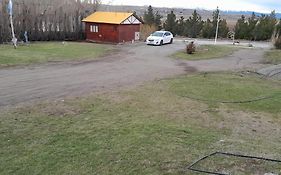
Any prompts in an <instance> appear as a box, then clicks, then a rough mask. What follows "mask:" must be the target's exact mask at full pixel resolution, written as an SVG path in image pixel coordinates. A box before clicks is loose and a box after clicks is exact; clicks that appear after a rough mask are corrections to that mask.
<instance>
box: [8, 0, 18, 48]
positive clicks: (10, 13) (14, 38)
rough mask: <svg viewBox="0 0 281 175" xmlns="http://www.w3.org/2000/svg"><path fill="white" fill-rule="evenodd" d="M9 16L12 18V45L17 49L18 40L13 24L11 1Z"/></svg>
mask: <svg viewBox="0 0 281 175" xmlns="http://www.w3.org/2000/svg"><path fill="white" fill-rule="evenodd" d="M8 10H9V16H10V24H11V32H12V43H13V45H14V48H15V49H16V48H17V38H16V36H15V29H14V22H13V2H12V0H9V4H8Z"/></svg>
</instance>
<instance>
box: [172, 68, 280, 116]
mask: <svg viewBox="0 0 281 175" xmlns="http://www.w3.org/2000/svg"><path fill="white" fill-rule="evenodd" d="M169 86H170V88H171V90H172V91H174V92H175V93H176V94H178V95H179V96H182V97H190V98H195V99H196V98H198V99H199V100H202V101H205V102H206V103H208V104H209V105H211V106H214V105H217V104H219V102H220V101H221V102H223V101H224V102H236V101H248V100H254V99H258V98H261V97H268V96H274V98H270V99H266V100H261V101H256V102H252V103H241V104H231V105H232V106H236V107H241V108H242V109H249V110H252V111H261V112H268V113H280V112H281V104H280V99H281V90H280V87H281V85H280V83H277V82H274V81H271V80H263V79H260V78H259V77H255V76H248V75H237V74H224V73H207V74H196V75H189V76H187V77H182V78H179V79H174V80H172V81H169Z"/></svg>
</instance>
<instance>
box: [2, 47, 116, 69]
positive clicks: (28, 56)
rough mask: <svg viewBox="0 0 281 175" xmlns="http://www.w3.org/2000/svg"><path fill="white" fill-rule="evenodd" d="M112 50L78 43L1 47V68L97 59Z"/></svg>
mask: <svg viewBox="0 0 281 175" xmlns="http://www.w3.org/2000/svg"><path fill="white" fill-rule="evenodd" d="M111 49H112V48H111V46H109V45H101V44H93V43H78V42H65V44H63V43H62V42H35V43H31V44H30V45H25V46H23V45H20V46H19V47H18V48H17V49H14V48H13V47H12V46H10V45H0V66H13V65H27V64H32V63H46V62H50V61H68V60H82V59H96V58H97V57H100V56H102V55H104V54H105V53H106V52H109V51H110V50H111Z"/></svg>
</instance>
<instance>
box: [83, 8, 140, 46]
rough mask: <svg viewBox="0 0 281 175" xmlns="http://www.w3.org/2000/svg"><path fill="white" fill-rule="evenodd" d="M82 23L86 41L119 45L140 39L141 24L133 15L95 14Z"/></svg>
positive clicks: (115, 13)
mask: <svg viewBox="0 0 281 175" xmlns="http://www.w3.org/2000/svg"><path fill="white" fill-rule="evenodd" d="M82 21H83V22H85V24H86V27H85V33H86V39H87V40H88V41H94V42H104V43H121V42H128V41H130V42H131V41H136V40H139V39H140V25H141V24H142V22H141V21H140V20H139V19H138V17H137V16H135V15H134V14H133V13H123V12H95V13H93V14H91V15H90V16H88V17H87V18H85V19H83V20H82Z"/></svg>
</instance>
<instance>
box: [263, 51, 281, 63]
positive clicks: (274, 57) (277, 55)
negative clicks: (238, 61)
mask: <svg viewBox="0 0 281 175" xmlns="http://www.w3.org/2000/svg"><path fill="white" fill-rule="evenodd" d="M264 62H265V63H269V64H281V50H277V49H275V50H270V51H268V52H267V53H266V54H265V59H264Z"/></svg>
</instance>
